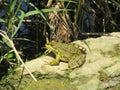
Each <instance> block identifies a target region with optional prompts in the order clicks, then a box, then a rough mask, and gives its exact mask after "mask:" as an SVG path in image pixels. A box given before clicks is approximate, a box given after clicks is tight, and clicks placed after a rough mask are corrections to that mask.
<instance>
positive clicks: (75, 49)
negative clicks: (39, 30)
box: [45, 41, 86, 68]
mask: <svg viewBox="0 0 120 90" xmlns="http://www.w3.org/2000/svg"><path fill="white" fill-rule="evenodd" d="M45 47H46V49H47V52H53V53H54V54H55V55H56V59H55V60H53V61H52V62H50V65H58V64H59V62H60V61H64V62H68V67H69V68H76V67H80V66H81V65H82V64H84V62H85V58H86V49H85V48H83V47H82V46H80V45H77V44H75V43H74V44H73V43H68V44H66V43H60V42H56V41H51V42H49V43H47V44H46V45H45Z"/></svg>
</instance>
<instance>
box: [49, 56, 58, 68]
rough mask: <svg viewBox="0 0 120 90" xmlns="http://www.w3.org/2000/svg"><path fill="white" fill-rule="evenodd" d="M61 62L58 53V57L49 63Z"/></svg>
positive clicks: (56, 63)
mask: <svg viewBox="0 0 120 90" xmlns="http://www.w3.org/2000/svg"><path fill="white" fill-rule="evenodd" d="M59 63H60V55H56V59H55V60H53V61H51V62H50V63H49V64H50V65H52V66H53V65H58V64H59Z"/></svg>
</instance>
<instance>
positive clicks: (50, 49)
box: [45, 44, 54, 55]
mask: <svg viewBox="0 0 120 90" xmlns="http://www.w3.org/2000/svg"><path fill="white" fill-rule="evenodd" d="M45 48H46V49H47V50H46V51H45V55H47V54H49V53H50V52H52V51H53V50H54V48H52V46H50V45H48V44H46V45H45Z"/></svg>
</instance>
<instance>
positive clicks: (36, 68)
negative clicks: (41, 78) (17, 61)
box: [17, 56, 68, 75]
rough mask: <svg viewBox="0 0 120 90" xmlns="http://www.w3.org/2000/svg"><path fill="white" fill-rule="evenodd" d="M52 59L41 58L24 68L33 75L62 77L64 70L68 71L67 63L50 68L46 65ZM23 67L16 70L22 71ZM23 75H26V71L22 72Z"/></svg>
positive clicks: (27, 63) (26, 64)
mask: <svg viewBox="0 0 120 90" xmlns="http://www.w3.org/2000/svg"><path fill="white" fill-rule="evenodd" d="M53 59H54V58H52V57H50V56H41V57H39V58H36V59H34V60H31V61H29V62H26V63H25V66H26V67H27V68H28V69H29V70H30V71H31V72H32V73H33V72H39V73H41V74H60V75H63V74H64V72H65V70H66V69H68V66H67V63H63V62H60V64H59V65H57V66H50V65H48V63H49V62H50V61H52V60H53ZM22 68H23V65H21V67H20V68H18V69H17V70H22ZM23 74H24V75H25V74H28V72H27V71H26V70H24V72H23Z"/></svg>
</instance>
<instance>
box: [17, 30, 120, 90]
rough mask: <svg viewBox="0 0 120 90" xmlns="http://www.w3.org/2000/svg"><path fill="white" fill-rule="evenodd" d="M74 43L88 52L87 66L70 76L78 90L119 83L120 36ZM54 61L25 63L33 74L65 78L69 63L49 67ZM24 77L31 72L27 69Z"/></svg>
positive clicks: (113, 35)
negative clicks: (55, 75)
mask: <svg viewBox="0 0 120 90" xmlns="http://www.w3.org/2000/svg"><path fill="white" fill-rule="evenodd" d="M73 43H77V44H80V45H82V46H84V47H85V48H86V49H87V56H86V62H85V64H84V65H83V66H81V67H80V68H76V69H74V70H72V71H71V72H70V74H69V78H70V79H74V81H73V82H72V84H73V85H74V86H75V87H77V88H78V90H98V89H100V90H101V89H102V90H103V89H106V88H109V87H113V86H116V85H117V84H118V83H119V82H120V33H115V32H114V33H111V34H110V35H108V36H101V37H98V38H89V39H86V40H83V41H80V40H78V41H75V42H73ZM51 60H53V58H52V57H50V56H42V57H39V58H37V59H34V60H31V61H29V62H26V63H25V65H26V67H28V68H29V70H30V71H31V72H35V71H38V72H39V73H41V74H59V75H62V76H64V75H65V74H66V70H67V69H68V64H67V63H64V62H60V64H59V65H58V66H50V65H47V62H50V61H51ZM21 67H23V66H21ZM19 69H21V68H19ZM24 74H28V72H27V71H26V70H25V71H24ZM116 77H117V80H116ZM81 78H82V79H81ZM109 78H110V79H109ZM80 79H81V80H80ZM83 82H84V83H83Z"/></svg>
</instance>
